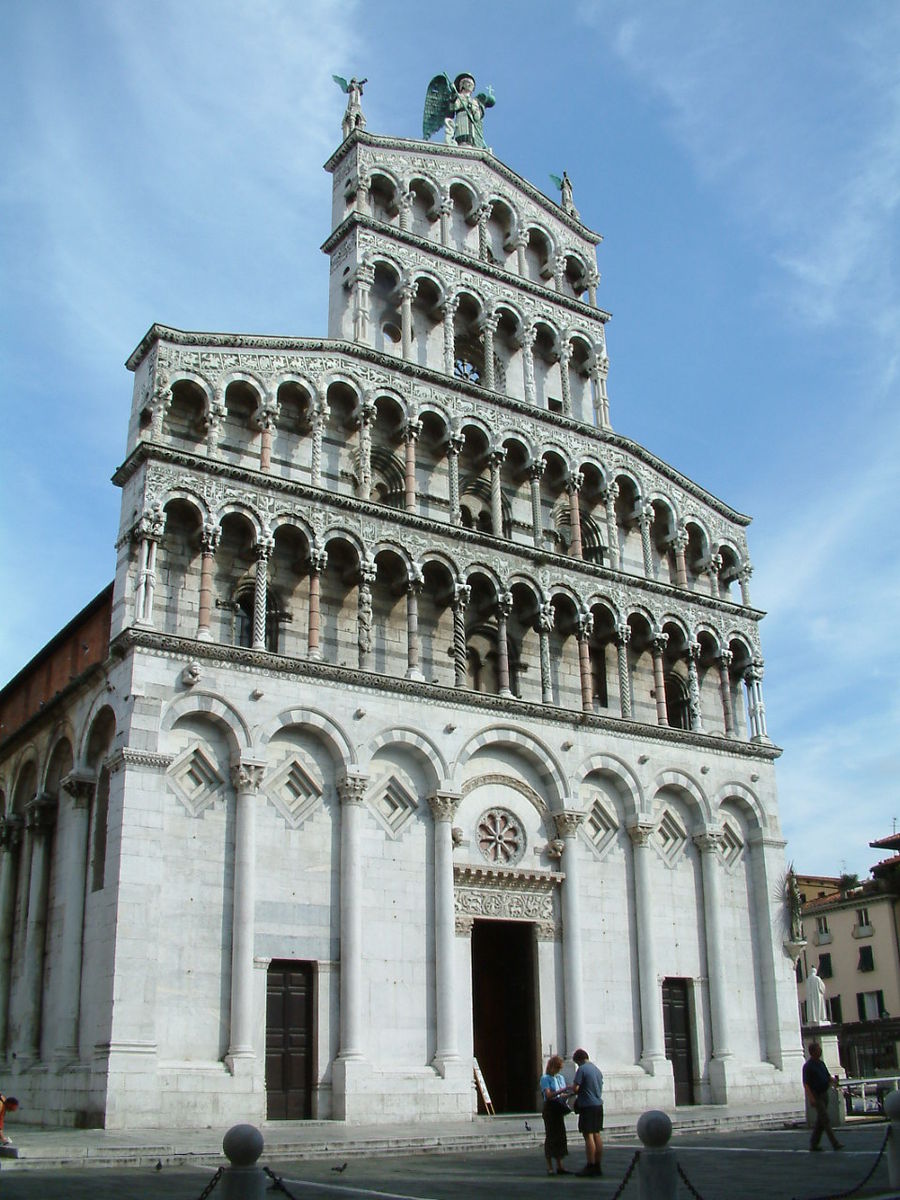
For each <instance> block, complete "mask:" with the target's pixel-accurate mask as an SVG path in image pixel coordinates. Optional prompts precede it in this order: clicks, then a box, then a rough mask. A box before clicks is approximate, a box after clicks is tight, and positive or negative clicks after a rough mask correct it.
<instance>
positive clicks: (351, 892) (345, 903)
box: [338, 771, 368, 1059]
mask: <svg viewBox="0 0 900 1200" xmlns="http://www.w3.org/2000/svg"><path fill="white" fill-rule="evenodd" d="M367 783H368V779H367V777H366V776H365V775H363V774H361V773H357V772H350V771H348V772H347V774H346V776H345V777H344V779H343V780H342V781H341V783H340V785H339V787H338V792H339V794H340V798H341V1034H340V1037H341V1044H340V1049H339V1051H338V1057H339V1058H342V1059H347V1058H362V1057H363V1009H362V983H363V981H362V873H363V864H362V854H361V851H360V832H361V824H362V804H363V799H364V797H365V794H366V786H367Z"/></svg>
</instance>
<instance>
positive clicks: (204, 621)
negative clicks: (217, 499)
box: [197, 521, 222, 642]
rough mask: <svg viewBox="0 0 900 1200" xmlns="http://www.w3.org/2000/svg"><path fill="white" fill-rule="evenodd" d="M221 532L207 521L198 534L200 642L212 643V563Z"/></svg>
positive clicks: (198, 629)
mask: <svg viewBox="0 0 900 1200" xmlns="http://www.w3.org/2000/svg"><path fill="white" fill-rule="evenodd" d="M221 532H222V531H221V528H220V527H219V526H218V525H216V524H214V523H213V522H211V521H208V522H206V523H205V524H204V526H203V530H202V532H201V534H200V606H199V612H198V614H197V639H198V641H201V642H210V641H212V634H211V632H210V627H209V626H210V617H211V615H212V575H213V562H214V561H215V557H216V549H217V548H218V545H219V535H220V533H221Z"/></svg>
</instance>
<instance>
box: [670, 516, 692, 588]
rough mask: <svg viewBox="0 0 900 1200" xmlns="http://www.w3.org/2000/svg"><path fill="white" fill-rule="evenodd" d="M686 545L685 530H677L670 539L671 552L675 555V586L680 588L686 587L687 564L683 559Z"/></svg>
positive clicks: (686, 535) (686, 536)
mask: <svg viewBox="0 0 900 1200" xmlns="http://www.w3.org/2000/svg"><path fill="white" fill-rule="evenodd" d="M687 544H688V534H687V530H686V529H679V530H678V531H677V532H676V533H675V535H674V537H673V538H672V550H673V551H674V554H675V586H676V587H681V588H686V587H687V585H688V578H687V562H686V560H685V557H684V552H685V550H687Z"/></svg>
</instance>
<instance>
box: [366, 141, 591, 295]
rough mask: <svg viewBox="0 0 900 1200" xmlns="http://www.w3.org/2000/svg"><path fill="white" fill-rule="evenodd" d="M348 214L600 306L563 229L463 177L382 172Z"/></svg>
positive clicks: (370, 176) (583, 255) (369, 177)
mask: <svg viewBox="0 0 900 1200" xmlns="http://www.w3.org/2000/svg"><path fill="white" fill-rule="evenodd" d="M344 196H345V203H346V207H347V209H348V210H349V209H351V208H353V209H355V211H357V212H359V213H361V214H363V215H365V216H368V217H370V218H371V219H372V220H375V221H378V222H379V223H380V224H383V225H389V226H394V227H395V228H398V229H402V230H405V231H408V232H410V233H413V234H416V235H417V236H419V237H421V238H424V239H426V240H428V241H432V242H436V243H438V244H440V245H441V246H443V247H446V248H449V249H452V250H455V251H457V252H459V253H462V254H467V255H470V256H471V257H473V258H476V259H478V260H480V261H481V262H486V263H490V264H491V265H492V266H496V267H499V268H500V269H501V270H506V271H509V272H511V273H513V274H515V275H517V276H519V277H520V278H522V279H527V280H530V281H531V282H533V283H537V284H542V285H545V286H546V285H547V284H548V283H550V282H552V283H553V286H554V287H555V288H556V290H557V291H558V292H559V293H560V294H562V295H565V296H567V297H569V298H572V299H577V300H583V299H586V300H588V301H589V302H590V303H591V304H594V303H596V287H597V282H598V276H597V269H596V266H595V264H594V263H593V261H592V259H591V257H590V255H589V252H588V251H587V250H586V248H584V247H583V246H574V245H573V244H572V242H571V241H570V240H568V239H569V238H570V237H571V234H570V233H569V231H568V229H567V228H565V229H564V228H563V226H562V225H559V226H558V227H556V228H555V229H554V228H551V226H550V224H549V223H547V222H544V221H540V220H538V219H536V218H535V216H534V215H533V214H532V213H528V212H524V211H522V210H521V205H520V203H519V202H517V201H516V200H515V199H512V198H510V197H508V196H505V195H502V194H500V193H499V192H496V191H493V190H490V189H488V190H483V189H480V188H479V187H478V186H477V185H476V184H475V183H474V182H473V180H472V179H465V178H462V177H461V176H457V177H452V178H450V179H448V180H445V181H440V182H439V181H438V180H437V179H436V178H434V177H433V176H431V175H429V174H428V173H427V172H422V171H420V170H415V171H413V172H411V173H409V174H408V175H406V176H401V175H399V174H398V173H397V172H396V171H394V170H392V169H391V168H389V167H387V166H384V165H381V164H379V165H378V166H375V167H372V168H370V169H369V170H368V172H365V171H363V172H361V173H360V174H359V176H358V177H357V178H356V179H354V180H353V181H351V182H350V183H349V184H348V185H347V187H346V188H345V191H344Z"/></svg>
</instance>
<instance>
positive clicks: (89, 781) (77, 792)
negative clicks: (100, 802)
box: [59, 771, 97, 808]
mask: <svg viewBox="0 0 900 1200" xmlns="http://www.w3.org/2000/svg"><path fill="white" fill-rule="evenodd" d="M59 786H60V787H61V788H62V789H63V791H64V792H68V794H69V795H70V796H71V797H72V806H73V808H87V807H88V805H89V804H90V802H91V798H92V797H93V795H94V788H95V787H96V786H97V781H96V779H95V777H94V776H93V775H92V774H89V773H88V772H87V771H70V772H69V774H68V775H64V776H63V778H62V779H61V780H60V781H59Z"/></svg>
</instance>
